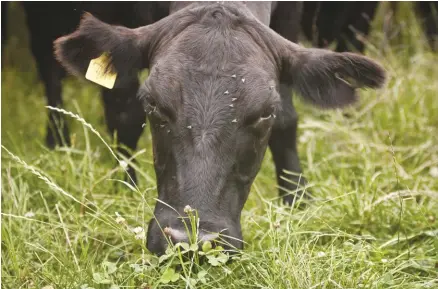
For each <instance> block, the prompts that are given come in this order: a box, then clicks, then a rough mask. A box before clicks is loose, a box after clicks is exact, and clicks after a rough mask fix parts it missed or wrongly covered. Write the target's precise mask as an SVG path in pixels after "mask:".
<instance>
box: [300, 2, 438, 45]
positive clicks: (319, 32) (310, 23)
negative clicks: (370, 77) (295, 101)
mask: <svg viewBox="0 0 438 289" xmlns="http://www.w3.org/2000/svg"><path fill="white" fill-rule="evenodd" d="M378 5H379V2H377V1H350V2H339V1H309V2H307V1H305V2H304V4H303V13H302V18H301V25H302V29H303V32H304V35H305V36H306V37H307V39H309V40H312V42H313V44H314V45H315V46H317V47H320V48H325V47H327V46H329V45H330V44H331V43H332V42H334V41H336V43H337V44H336V51H338V52H345V51H352V50H356V51H359V52H363V50H364V48H365V45H364V42H363V40H362V39H361V37H362V38H366V37H367V36H368V34H369V32H370V25H371V22H372V20H373V19H374V16H375V13H376V11H377V7H378ZM396 6H397V2H391V6H390V9H395V8H396ZM414 7H415V10H416V13H417V14H418V16H419V18H420V22H421V23H422V25H423V28H424V31H425V33H426V36H427V38H428V40H429V43H430V45H431V47H432V48H433V49H435V50H436V49H437V47H438V42H437V37H438V2H437V1H418V2H415V4H414ZM358 35H359V37H357V36H358Z"/></svg>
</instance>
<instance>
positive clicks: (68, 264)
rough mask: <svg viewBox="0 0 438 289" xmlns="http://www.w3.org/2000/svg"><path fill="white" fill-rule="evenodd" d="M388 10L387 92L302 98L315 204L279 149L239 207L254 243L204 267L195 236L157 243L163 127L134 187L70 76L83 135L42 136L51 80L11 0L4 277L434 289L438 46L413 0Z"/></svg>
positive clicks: (145, 140) (76, 283)
mask: <svg viewBox="0 0 438 289" xmlns="http://www.w3.org/2000/svg"><path fill="white" fill-rule="evenodd" d="M384 12H385V5H382V7H380V10H379V15H378V17H377V19H376V21H375V22H374V23H373V27H374V28H373V29H374V30H373V31H374V32H373V33H372V37H371V38H370V40H369V41H370V45H369V48H368V49H367V52H366V54H367V55H369V56H371V57H373V58H375V59H377V60H379V61H380V62H381V63H382V64H383V65H384V66H385V68H386V69H387V71H388V74H389V81H388V83H387V85H386V86H385V87H384V88H383V89H381V90H379V91H362V92H361V100H360V102H359V103H358V104H357V105H355V106H354V107H351V108H348V109H347V110H344V111H340V110H336V111H321V110H317V109H314V108H312V107H310V106H309V105H307V104H305V103H302V102H300V101H299V100H297V99H296V98H295V97H294V99H295V103H296V106H297V110H298V113H299V115H300V122H299V133H300V138H299V153H300V158H301V162H302V167H303V169H304V173H305V175H306V177H307V179H308V180H309V189H311V190H312V192H313V194H314V196H315V199H314V201H313V202H311V203H309V204H308V206H306V207H305V208H303V209H298V208H289V207H285V206H283V205H281V204H280V202H279V199H278V196H277V188H276V178H275V171H274V164H273V162H272V160H271V155H270V152H269V151H268V152H267V154H266V157H265V160H264V162H263V166H262V169H261V171H260V172H259V174H258V176H257V178H256V180H255V182H254V185H253V186H252V189H251V193H250V197H249V200H248V202H247V203H246V205H245V208H244V210H243V212H242V220H241V222H242V229H243V234H244V239H245V241H246V245H245V250H244V251H243V253H242V255H240V256H239V257H238V258H236V260H234V261H233V262H232V263H231V264H226V265H224V264H223V263H224V261H226V259H227V256H226V255H223V254H221V253H218V252H216V253H215V252H212V251H209V252H208V253H207V255H208V256H209V257H208V261H209V262H205V263H203V264H200V263H199V262H198V259H197V258H193V259H192V260H189V261H187V260H184V259H182V258H181V254H180V253H179V252H180V251H181V250H185V249H187V248H186V245H184V246H182V247H179V248H175V249H174V250H173V251H172V250H170V251H169V252H168V254H166V257H163V258H161V259H158V258H157V257H155V256H153V255H151V254H150V253H149V252H148V251H147V249H146V247H145V241H144V239H143V238H144V235H143V233H142V229H140V228H143V230H147V227H146V226H147V222H148V221H149V219H150V218H151V217H152V211H151V210H152V209H153V207H154V203H155V200H154V198H156V196H157V192H156V187H155V174H154V170H153V157H152V151H151V136H150V133H149V130H148V129H146V132H145V133H144V134H143V136H142V138H141V140H140V143H139V146H138V147H139V149H138V151H137V152H136V159H137V160H138V172H139V183H138V188H133V187H130V186H127V185H126V184H124V183H123V182H122V181H123V179H124V178H123V170H122V167H121V166H118V167H116V166H115V165H116V161H115V158H114V156H113V155H112V154H111V153H110V150H109V148H113V147H114V145H113V142H112V141H111V138H110V135H109V134H108V133H107V131H106V128H105V123H104V116H103V109H102V104H101V99H100V97H99V89H98V88H97V87H96V86H95V85H92V84H90V83H88V82H86V81H83V80H77V79H74V78H72V77H71V78H68V79H67V80H66V81H65V83H64V84H63V87H64V101H65V109H66V111H69V112H72V113H73V114H74V115H73V116H68V120H69V124H70V128H71V133H72V146H71V147H70V148H58V149H56V150H53V151H51V150H48V149H47V148H46V147H45V145H44V137H45V125H46V123H45V122H46V111H45V105H46V104H45V99H44V98H43V95H44V94H43V93H44V92H43V86H42V84H41V82H40V81H39V80H38V78H37V75H36V69H35V63H34V60H33V58H32V57H31V55H30V54H29V50H28V48H27V47H28V40H27V30H26V28H25V27H24V25H23V21H24V19H23V14H22V11H21V9H19V6H18V3H14V4H13V6H12V7H11V13H12V16H11V17H10V22H11V23H13V25H11V26H10V28H9V29H10V32H11V33H13V36H12V37H11V39H10V41H9V43H8V44H7V47H6V52H5V55H3V56H2V57H3V59H4V60H5V62H4V68H3V69H2V79H1V81H2V82H1V85H2V89H1V98H2V99H1V144H2V149H1V195H2V197H1V202H2V204H1V211H2V216H1V242H2V245H1V250H2V252H1V282H2V287H1V288H5V289H6V288H11V289H18V288H38V289H39V288H46V289H47V288H56V289H58V288H82V289H85V288H95V289H97V288H112V289H115V288H142V289H145V288H166V287H168V288H303V289H310V288H315V289H316V288H406V289H419V288H438V65H437V63H438V57H437V54H433V53H432V52H431V51H430V50H429V48H428V46H427V43H426V41H425V37H424V36H423V35H422V32H421V29H420V28H419V26H418V25H417V23H416V21H415V18H414V17H413V14H412V9H411V6H410V4H409V3H403V4H402V7H401V9H400V10H399V11H398V13H397V15H396V16H397V17H396V18H397V21H396V24H395V25H394V26H393V27H392V28H391V32H394V34H395V35H397V37H394V38H393V39H389V40H385V41H384V38H383V34H382V27H383V15H384ZM382 43H383V44H382ZM78 117H80V118H81V119H79V120H78ZM88 124H89V125H88ZM122 218H123V219H122ZM136 227H140V228H136ZM133 228H136V229H133ZM134 231H135V232H134ZM189 249H190V248H189ZM204 249H205V251H208V250H207V249H208V248H204ZM200 254H203V253H201V252H195V254H194V256H195V257H198V256H199V255H200ZM178 269H181V270H178ZM50 286H52V287H50Z"/></svg>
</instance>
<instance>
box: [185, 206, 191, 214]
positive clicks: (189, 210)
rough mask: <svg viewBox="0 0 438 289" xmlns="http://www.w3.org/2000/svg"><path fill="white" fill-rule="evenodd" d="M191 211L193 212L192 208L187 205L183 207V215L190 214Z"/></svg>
mask: <svg viewBox="0 0 438 289" xmlns="http://www.w3.org/2000/svg"><path fill="white" fill-rule="evenodd" d="M191 211H193V209H192V207H190V206H189V205H187V206H185V207H184V213H186V214H187V213H188V212H191Z"/></svg>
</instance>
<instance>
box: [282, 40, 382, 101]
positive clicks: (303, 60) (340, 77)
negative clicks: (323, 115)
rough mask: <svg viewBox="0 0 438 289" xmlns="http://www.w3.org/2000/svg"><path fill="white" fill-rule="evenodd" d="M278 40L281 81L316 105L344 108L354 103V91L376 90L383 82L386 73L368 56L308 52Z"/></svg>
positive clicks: (326, 51)
mask: <svg viewBox="0 0 438 289" xmlns="http://www.w3.org/2000/svg"><path fill="white" fill-rule="evenodd" d="M281 40H282V41H284V42H283V43H282V44H283V45H281V46H280V47H281V49H280V50H279V54H280V55H279V56H280V57H279V59H280V66H281V67H280V74H281V75H280V77H281V80H282V81H283V82H285V83H289V84H291V85H292V87H293V88H294V90H295V91H296V92H297V93H298V94H299V95H301V96H302V97H303V98H304V99H305V100H306V101H309V102H310V103H312V104H314V105H316V106H319V107H324V108H339V107H344V106H347V105H349V104H352V103H353V102H354V101H356V100H357V94H356V89H358V88H366V87H368V88H379V87H381V86H383V84H384V83H385V78H386V74H385V70H384V69H383V67H382V66H380V65H379V64H378V63H376V62H375V61H373V60H371V59H370V58H368V57H365V56H362V55H358V54H353V53H336V52H332V51H329V50H324V49H307V48H304V47H301V46H299V45H296V44H294V43H292V42H289V41H287V40H285V39H281Z"/></svg>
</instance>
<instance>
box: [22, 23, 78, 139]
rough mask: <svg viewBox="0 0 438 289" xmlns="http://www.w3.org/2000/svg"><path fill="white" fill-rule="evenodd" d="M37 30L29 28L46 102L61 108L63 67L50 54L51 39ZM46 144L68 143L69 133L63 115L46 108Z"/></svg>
mask: <svg viewBox="0 0 438 289" xmlns="http://www.w3.org/2000/svg"><path fill="white" fill-rule="evenodd" d="M41 35H43V34H40V33H39V32H38V31H34V30H32V28H30V38H31V49H32V53H33V55H34V57H35V60H36V65H37V68H38V72H39V76H40V78H41V80H42V81H43V83H44V89H45V93H46V99H47V104H48V105H49V106H52V107H58V108H62V106H63V104H62V96H61V94H62V87H61V81H62V78H63V77H64V76H65V71H64V69H63V68H62V67H61V66H60V64H59V63H58V62H57V61H56V60H55V58H54V57H53V54H52V51H53V49H52V41H53V40H52V39H51V38H50V37H39V36H41ZM46 144H47V146H48V147H49V148H54V147H55V146H56V145H63V144H64V145H67V146H68V145H70V135H69V131H68V126H67V122H66V119H65V116H64V115H63V114H61V113H59V112H56V111H53V110H48V122H47V130H46Z"/></svg>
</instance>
